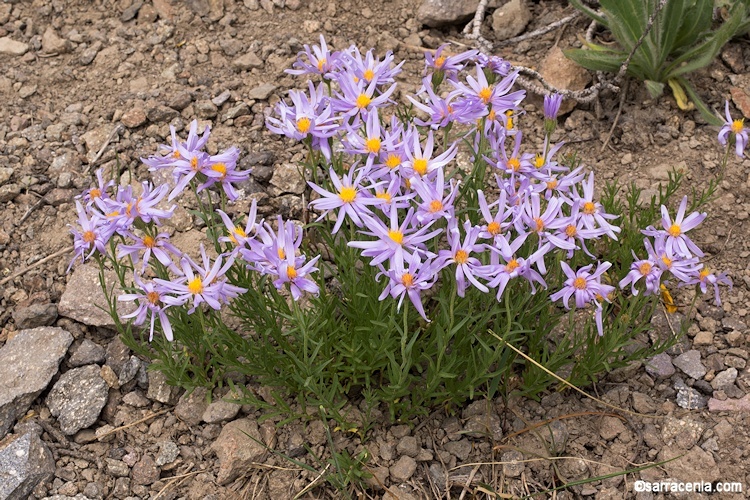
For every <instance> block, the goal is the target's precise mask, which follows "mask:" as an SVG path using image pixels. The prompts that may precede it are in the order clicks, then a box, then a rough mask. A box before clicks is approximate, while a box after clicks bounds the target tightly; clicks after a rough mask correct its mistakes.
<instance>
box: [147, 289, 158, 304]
mask: <svg viewBox="0 0 750 500" xmlns="http://www.w3.org/2000/svg"><path fill="white" fill-rule="evenodd" d="M146 300H148V301H149V302H151V303H152V304H154V305H156V304H158V303H159V294H158V293H157V292H148V293H147V294H146Z"/></svg>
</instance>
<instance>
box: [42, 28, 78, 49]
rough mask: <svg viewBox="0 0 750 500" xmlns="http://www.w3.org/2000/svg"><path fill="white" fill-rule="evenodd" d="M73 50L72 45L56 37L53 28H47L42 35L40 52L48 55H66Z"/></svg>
mask: <svg viewBox="0 0 750 500" xmlns="http://www.w3.org/2000/svg"><path fill="white" fill-rule="evenodd" d="M71 50H73V44H72V43H70V41H69V40H65V39H63V38H60V37H59V36H57V33H56V32H55V28H53V27H52V26H47V29H46V30H45V31H44V34H43V35H42V51H44V52H46V53H48V54H67V53H68V52H70V51H71Z"/></svg>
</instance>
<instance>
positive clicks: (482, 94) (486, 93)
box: [479, 87, 492, 104]
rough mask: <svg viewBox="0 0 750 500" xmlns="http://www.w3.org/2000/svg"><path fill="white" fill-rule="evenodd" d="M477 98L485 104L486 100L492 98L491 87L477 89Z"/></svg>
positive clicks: (488, 100)
mask: <svg viewBox="0 0 750 500" xmlns="http://www.w3.org/2000/svg"><path fill="white" fill-rule="evenodd" d="M479 98H480V99H481V100H482V102H483V103H485V104H487V103H488V102H490V99H492V88H490V87H485V88H483V89H482V90H480V91H479Z"/></svg>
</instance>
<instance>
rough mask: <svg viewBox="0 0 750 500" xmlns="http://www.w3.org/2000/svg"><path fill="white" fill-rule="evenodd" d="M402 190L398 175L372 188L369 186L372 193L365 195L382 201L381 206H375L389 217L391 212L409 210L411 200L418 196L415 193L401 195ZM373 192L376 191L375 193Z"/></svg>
mask: <svg viewBox="0 0 750 500" xmlns="http://www.w3.org/2000/svg"><path fill="white" fill-rule="evenodd" d="M401 188H402V186H401V178H400V177H399V176H397V175H392V176H391V177H390V178H389V179H383V180H381V181H379V182H376V183H375V184H373V185H372V186H369V188H368V189H369V190H370V192H366V193H363V194H366V195H367V196H372V197H374V198H377V199H379V200H382V202H381V203H380V204H379V205H375V206H376V207H378V208H379V209H380V210H381V211H382V212H383V213H385V214H386V215H389V214H390V213H391V210H394V209H395V210H399V209H406V208H409V206H410V204H409V200H411V199H412V198H414V196H415V195H416V193H413V192H412V193H406V194H401ZM371 191H374V193H372V192H371Z"/></svg>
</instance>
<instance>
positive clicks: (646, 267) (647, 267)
mask: <svg viewBox="0 0 750 500" xmlns="http://www.w3.org/2000/svg"><path fill="white" fill-rule="evenodd" d="M651 267H652V266H651V263H650V262H644V263H643V264H641V265H640V266H638V271H640V273H641V274H642V275H643V276H646V275H647V274H648V273H650V272H651Z"/></svg>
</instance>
